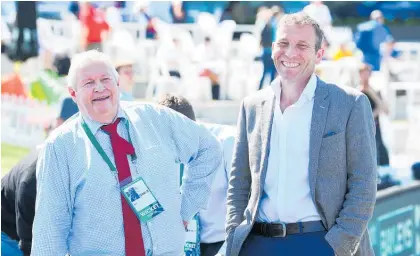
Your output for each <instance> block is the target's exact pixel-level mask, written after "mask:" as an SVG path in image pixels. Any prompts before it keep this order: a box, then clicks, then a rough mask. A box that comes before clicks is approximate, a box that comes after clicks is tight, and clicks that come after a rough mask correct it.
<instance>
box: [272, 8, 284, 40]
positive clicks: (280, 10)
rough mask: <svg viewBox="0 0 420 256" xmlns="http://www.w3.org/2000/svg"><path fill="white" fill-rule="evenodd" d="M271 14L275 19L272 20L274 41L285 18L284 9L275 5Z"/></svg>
mask: <svg viewBox="0 0 420 256" xmlns="http://www.w3.org/2000/svg"><path fill="white" fill-rule="evenodd" d="M271 12H272V14H273V17H272V19H271V27H272V28H273V41H274V40H275V39H276V32H277V24H278V23H279V21H280V20H281V18H282V17H283V16H284V9H283V7H281V6H279V5H273V6H272V7H271Z"/></svg>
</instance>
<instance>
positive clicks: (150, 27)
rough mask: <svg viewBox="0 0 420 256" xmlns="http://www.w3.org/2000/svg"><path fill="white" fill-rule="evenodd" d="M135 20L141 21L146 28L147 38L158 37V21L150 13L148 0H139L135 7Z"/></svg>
mask: <svg viewBox="0 0 420 256" xmlns="http://www.w3.org/2000/svg"><path fill="white" fill-rule="evenodd" d="M133 18H134V20H135V21H137V22H139V23H140V26H142V27H144V28H145V29H146V38H147V39H155V38H157V36H158V35H157V31H156V21H157V18H155V17H153V16H152V15H151V14H150V13H149V3H148V1H144V2H143V1H139V2H138V3H136V5H135V7H134V17H133Z"/></svg>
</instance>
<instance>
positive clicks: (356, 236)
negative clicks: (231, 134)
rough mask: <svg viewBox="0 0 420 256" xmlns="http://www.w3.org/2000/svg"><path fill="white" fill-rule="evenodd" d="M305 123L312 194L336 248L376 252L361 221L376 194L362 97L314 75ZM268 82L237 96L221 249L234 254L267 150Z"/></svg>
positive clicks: (251, 213)
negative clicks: (308, 125)
mask: <svg viewBox="0 0 420 256" xmlns="http://www.w3.org/2000/svg"><path fill="white" fill-rule="evenodd" d="M317 80H318V81H317V88H316V90H315V97H314V106H313V111H312V122H311V130H310V152H309V154H310V155H309V166H308V171H309V185H310V190H311V195H312V200H313V202H314V203H315V206H316V208H317V210H318V213H319V215H320V216H321V219H322V222H323V224H324V226H325V227H326V228H327V230H328V233H327V235H326V236H325V239H326V240H327V241H328V243H329V244H330V245H331V247H332V248H333V249H334V251H335V253H336V254H337V255H339V256H347V255H349V256H350V255H360V256H368V255H374V253H373V249H372V246H371V244H370V241H369V234H368V231H367V224H368V221H369V220H370V218H371V217H372V213H373V208H374V206H375V200H376V178H377V176H376V146H375V124H374V120H373V115H372V110H371V107H370V103H369V100H368V99H367V97H366V96H365V95H364V94H362V93H360V92H359V91H356V90H355V89H352V88H339V87H337V86H336V85H332V84H326V83H324V82H323V81H321V80H320V79H319V78H318V79H317ZM274 99H275V96H274V93H273V91H272V89H271V88H267V89H264V90H261V91H259V92H257V93H256V94H255V95H253V96H250V97H247V98H245V99H244V100H243V102H242V104H241V108H240V113H239V118H238V131H237V138H236V140H235V146H234V153H233V158H232V170H231V178H230V180H229V189H228V196H227V210H228V213H227V218H226V221H227V223H226V231H227V238H226V255H229V256H236V255H238V254H239V252H240V249H241V246H242V244H243V242H244V241H245V239H246V237H247V236H248V234H249V233H250V231H251V228H252V225H253V224H254V222H255V218H256V214H257V211H258V207H259V203H260V199H261V195H262V192H263V188H264V181H265V176H266V172H267V162H268V156H269V154H270V152H269V148H270V145H269V144H270V136H271V126H272V123H273V113H274V106H275V105H274V104H275V100H274Z"/></svg>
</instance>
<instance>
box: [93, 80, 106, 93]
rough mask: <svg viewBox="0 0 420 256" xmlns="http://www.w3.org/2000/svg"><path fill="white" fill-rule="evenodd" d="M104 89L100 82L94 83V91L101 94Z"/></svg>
mask: <svg viewBox="0 0 420 256" xmlns="http://www.w3.org/2000/svg"><path fill="white" fill-rule="evenodd" d="M104 89H105V86H104V85H103V84H102V83H101V81H97V82H96V86H95V91H96V92H101V91H103V90H104Z"/></svg>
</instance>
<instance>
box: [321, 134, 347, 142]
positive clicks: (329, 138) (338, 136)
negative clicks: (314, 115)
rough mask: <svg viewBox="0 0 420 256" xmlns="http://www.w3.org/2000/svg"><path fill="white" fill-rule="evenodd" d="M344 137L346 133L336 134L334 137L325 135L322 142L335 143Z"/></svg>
mask: <svg viewBox="0 0 420 256" xmlns="http://www.w3.org/2000/svg"><path fill="white" fill-rule="evenodd" d="M342 136H344V132H339V133H334V134H333V135H329V134H325V135H324V136H323V137H322V142H324V141H334V140H336V139H337V138H340V137H342Z"/></svg>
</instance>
